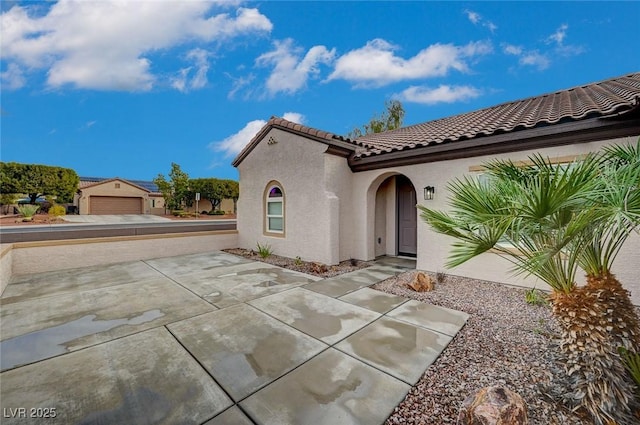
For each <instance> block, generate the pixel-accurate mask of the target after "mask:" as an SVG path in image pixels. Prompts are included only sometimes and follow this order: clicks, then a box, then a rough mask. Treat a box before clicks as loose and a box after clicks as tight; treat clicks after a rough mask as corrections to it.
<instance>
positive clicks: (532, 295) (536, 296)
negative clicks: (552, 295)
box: [524, 288, 548, 305]
mask: <svg viewBox="0 0 640 425" xmlns="http://www.w3.org/2000/svg"><path fill="white" fill-rule="evenodd" d="M524 299H525V301H527V304H531V305H547V304H548V301H547V298H546V297H545V296H544V294H543V293H542V292H541V291H539V290H537V289H536V288H531V289H529V290H528V291H527V292H526V293H525V295H524Z"/></svg>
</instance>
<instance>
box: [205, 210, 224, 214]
mask: <svg viewBox="0 0 640 425" xmlns="http://www.w3.org/2000/svg"><path fill="white" fill-rule="evenodd" d="M209 215H225V212H224V211H220V210H215V211H209Z"/></svg>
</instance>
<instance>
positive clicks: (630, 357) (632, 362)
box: [618, 347, 640, 396]
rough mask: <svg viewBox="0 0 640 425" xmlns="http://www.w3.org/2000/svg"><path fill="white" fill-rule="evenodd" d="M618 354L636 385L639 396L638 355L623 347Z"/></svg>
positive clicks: (639, 370)
mask: <svg viewBox="0 0 640 425" xmlns="http://www.w3.org/2000/svg"><path fill="white" fill-rule="evenodd" d="M618 353H620V357H622V362H623V363H624V367H625V368H626V369H627V371H628V372H629V374H630V375H631V378H632V379H633V381H634V382H635V383H636V389H637V394H638V395H639V396H640V354H639V353H634V352H632V351H629V350H627V349H626V348H624V347H619V348H618Z"/></svg>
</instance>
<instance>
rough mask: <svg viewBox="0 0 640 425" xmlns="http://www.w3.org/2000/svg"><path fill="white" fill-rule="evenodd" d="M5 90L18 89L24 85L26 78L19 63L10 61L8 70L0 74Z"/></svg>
mask: <svg viewBox="0 0 640 425" xmlns="http://www.w3.org/2000/svg"><path fill="white" fill-rule="evenodd" d="M0 80H1V81H2V89H3V90H16V89H19V88H22V87H24V85H25V84H26V82H27V81H26V79H25V77H24V73H23V72H22V69H21V68H20V67H19V66H18V64H15V63H10V64H9V65H8V66H7V70H6V71H4V72H3V73H1V74H0Z"/></svg>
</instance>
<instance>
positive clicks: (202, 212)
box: [200, 210, 209, 215]
mask: <svg viewBox="0 0 640 425" xmlns="http://www.w3.org/2000/svg"><path fill="white" fill-rule="evenodd" d="M200 214H201V215H207V214H209V211H205V210H202V211H201V212H200Z"/></svg>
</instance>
